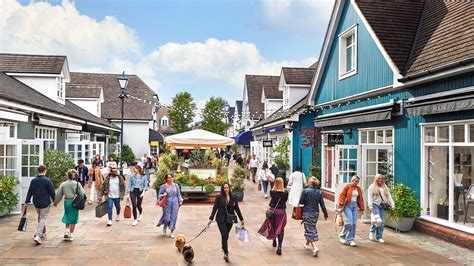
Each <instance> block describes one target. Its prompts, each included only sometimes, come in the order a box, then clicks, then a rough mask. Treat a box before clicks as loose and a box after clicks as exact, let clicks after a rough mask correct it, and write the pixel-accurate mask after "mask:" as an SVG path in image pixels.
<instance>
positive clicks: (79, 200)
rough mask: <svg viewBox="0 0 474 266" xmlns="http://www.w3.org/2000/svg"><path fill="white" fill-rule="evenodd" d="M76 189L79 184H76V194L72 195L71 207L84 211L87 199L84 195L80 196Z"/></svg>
mask: <svg viewBox="0 0 474 266" xmlns="http://www.w3.org/2000/svg"><path fill="white" fill-rule="evenodd" d="M78 188H79V183H78V182H76V194H75V195H74V198H73V199H72V207H73V208H74V209H78V210H84V207H85V205H86V199H87V197H86V194H85V193H84V195H80V194H79V190H78Z"/></svg>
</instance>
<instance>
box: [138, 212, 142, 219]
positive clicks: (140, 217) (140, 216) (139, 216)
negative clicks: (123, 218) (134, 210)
mask: <svg viewBox="0 0 474 266" xmlns="http://www.w3.org/2000/svg"><path fill="white" fill-rule="evenodd" d="M138 220H139V221H141V220H142V214H141V213H140V214H139V215H138Z"/></svg>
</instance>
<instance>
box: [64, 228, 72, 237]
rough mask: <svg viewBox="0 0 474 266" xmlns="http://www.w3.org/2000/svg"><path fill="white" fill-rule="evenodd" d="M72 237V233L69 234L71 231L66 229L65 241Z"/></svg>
mask: <svg viewBox="0 0 474 266" xmlns="http://www.w3.org/2000/svg"><path fill="white" fill-rule="evenodd" d="M70 236H71V233H70V232H69V230H67V229H66V231H64V239H68V238H69V237H70Z"/></svg>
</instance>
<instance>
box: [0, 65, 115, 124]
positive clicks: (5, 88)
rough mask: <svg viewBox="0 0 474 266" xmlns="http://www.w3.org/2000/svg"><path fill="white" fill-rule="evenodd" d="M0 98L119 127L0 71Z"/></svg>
mask: <svg viewBox="0 0 474 266" xmlns="http://www.w3.org/2000/svg"><path fill="white" fill-rule="evenodd" d="M0 98H3V99H7V100H9V101H12V102H17V103H20V104H24V105H27V106H31V107H36V108H40V109H42V110H45V111H49V112H54V113H57V114H61V115H65V116H69V117H72V118H76V119H82V120H85V121H89V122H93V123H96V124H99V125H102V126H107V127H110V128H118V127H116V126H115V125H112V124H110V123H109V122H107V121H106V120H105V119H103V118H100V117H97V116H95V115H93V114H91V113H89V112H87V111H86V110H84V109H82V108H80V107H79V106H77V105H75V104H73V103H71V102H70V101H68V100H66V104H65V105H62V104H60V103H57V102H55V101H53V100H51V99H50V98H48V97H46V96H44V95H43V94H41V93H39V92H37V91H35V90H34V89H32V88H30V87H28V86H27V85H25V84H23V83H21V82H20V81H18V80H16V79H15V78H12V77H9V76H8V75H6V74H4V73H1V72H0Z"/></svg>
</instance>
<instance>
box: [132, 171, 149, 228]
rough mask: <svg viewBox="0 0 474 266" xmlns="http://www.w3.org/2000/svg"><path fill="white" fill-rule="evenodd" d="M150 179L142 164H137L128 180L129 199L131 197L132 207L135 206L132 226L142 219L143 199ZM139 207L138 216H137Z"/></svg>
mask: <svg viewBox="0 0 474 266" xmlns="http://www.w3.org/2000/svg"><path fill="white" fill-rule="evenodd" d="M147 186H148V180H147V178H146V176H144V175H143V170H142V168H141V167H140V166H138V165H135V166H134V167H133V174H132V175H131V176H130V179H129V180H128V186H127V193H128V194H127V201H128V200H129V199H131V201H132V208H133V211H132V213H133V223H132V226H135V225H137V224H138V221H140V220H141V219H142V212H143V209H142V201H143V196H144V194H145V192H146V191H147ZM137 209H138V212H139V213H138V216H137Z"/></svg>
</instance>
